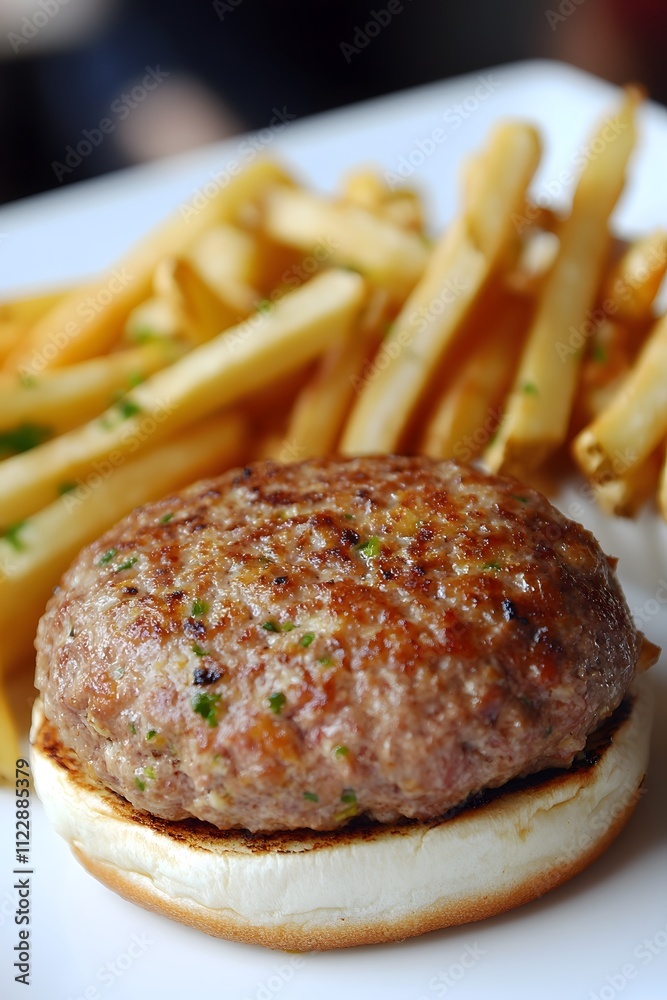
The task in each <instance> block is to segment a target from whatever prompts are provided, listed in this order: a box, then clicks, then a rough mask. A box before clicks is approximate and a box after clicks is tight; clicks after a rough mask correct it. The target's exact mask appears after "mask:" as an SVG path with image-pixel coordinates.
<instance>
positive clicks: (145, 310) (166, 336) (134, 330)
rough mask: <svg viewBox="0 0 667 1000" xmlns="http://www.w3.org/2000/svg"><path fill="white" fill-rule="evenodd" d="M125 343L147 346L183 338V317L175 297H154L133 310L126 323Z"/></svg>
mask: <svg viewBox="0 0 667 1000" xmlns="http://www.w3.org/2000/svg"><path fill="white" fill-rule="evenodd" d="M123 334H124V339H125V341H127V342H129V343H130V344H146V343H150V342H151V341H154V340H157V341H160V340H163V341H164V340H173V341H179V340H181V339H182V338H183V336H184V333H183V317H182V315H181V313H180V311H179V308H178V304H177V302H175V301H174V298H173V297H170V298H165V297H161V296H159V295H154V296H153V297H152V298H150V299H146V301H145V302H142V303H141V305H138V306H137V307H136V309H133V310H132V312H131V313H130V315H129V316H128V317H127V320H126V322H125V328H124V331H123Z"/></svg>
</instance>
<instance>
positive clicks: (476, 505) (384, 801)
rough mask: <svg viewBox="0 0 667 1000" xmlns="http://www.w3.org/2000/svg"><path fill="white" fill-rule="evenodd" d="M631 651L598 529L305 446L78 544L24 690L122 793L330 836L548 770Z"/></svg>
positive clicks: (542, 508) (395, 465) (532, 505)
mask: <svg viewBox="0 0 667 1000" xmlns="http://www.w3.org/2000/svg"><path fill="white" fill-rule="evenodd" d="M641 648H642V635H641V633H639V632H638V631H637V630H636V629H635V627H634V626H633V623H632V619H631V616H630V613H629V610H628V607H627V604H626V602H625V600H624V598H623V596H622V593H621V590H620V588H619V584H618V582H617V580H616V577H615V575H614V573H613V570H612V568H611V566H610V563H609V561H608V559H607V558H606V556H605V555H604V554H603V553H602V551H601V550H600V548H599V546H598V544H597V542H596V541H595V540H594V538H593V537H592V535H590V534H589V533H588V532H587V531H585V530H584V529H583V528H582V527H581V526H580V525H578V524H575V523H573V522H572V521H569V520H568V519H567V518H565V517H564V516H563V515H562V514H560V513H559V512H558V511H557V510H556V509H555V508H554V507H553V506H552V505H551V504H550V503H549V502H548V501H547V500H546V499H545V498H544V497H543V496H542V495H541V494H539V493H538V492H536V491H535V490H532V489H529V488H528V487H526V486H523V485H520V484H518V483H517V482H516V481H513V480H509V479H500V478H497V477H491V476H486V475H484V474H482V473H480V472H478V471H476V470H475V469H472V468H469V467H466V466H461V465H458V464H457V463H455V462H434V461H431V460H429V459H427V458H423V457H417V458H407V457H395V456H384V457H377V458H372V457H364V458H355V459H347V460H338V459H318V460H313V461H307V462H302V463H300V464H294V465H286V466H281V465H277V464H274V463H269V462H267V463H259V464H256V465H253V466H251V467H249V468H246V469H243V470H234V471H232V472H229V473H227V474H225V475H223V476H222V477H220V478H218V479H215V480H211V481H207V482H204V483H198V484H196V485H194V486H192V487H190V488H189V489H186V490H184V491H183V492H181V493H179V494H178V495H176V496H172V497H169V498H167V499H165V500H162V501H160V502H158V503H153V504H150V505H148V506H145V507H142V508H140V509H138V510H136V511H135V512H134V513H133V514H131V515H130V516H129V517H127V518H125V520H123V521H121V522H120V524H118V525H117V526H116V527H114V528H113V529H112V530H111V531H109V532H107V534H106V535H105V536H104V537H103V538H101V539H100V540H99V541H97V542H96V543H95V544H93V545H91V546H89V547H88V548H87V549H85V550H84V551H83V552H82V553H81V554H80V556H79V557H78V558H77V560H76V561H75V563H74V565H73V566H72V567H71V568H70V570H69V571H68V572H67V574H66V575H65V577H64V579H63V581H62V584H61V586H60V587H59V588H58V590H57V592H56V593H55V595H54V597H53V598H52V600H51V602H50V604H49V606H48V608H47V611H46V613H45V615H44V617H43V618H42V621H41V623H40V627H39V633H38V637H37V651H38V656H37V683H38V686H39V688H40V689H41V692H42V695H43V699H44V705H45V711H46V715H47V716H48V718H50V719H51V720H53V721H54V722H55V723H56V724H57V726H58V728H59V731H60V735H61V738H62V740H63V742H64V743H66V744H67V745H68V746H70V747H72V748H73V749H74V750H75V751H76V752H77V754H78V755H79V757H80V758H81V759H82V760H83V761H85V762H87V763H88V764H89V765H90V767H91V768H92V770H93V771H94V773H95V774H96V775H97V776H98V777H99V778H100V779H101V780H102V781H103V782H104V783H105V784H106V785H108V786H109V787H111V788H112V789H114V790H116V791H117V792H119V793H120V794H121V795H123V796H125V797H126V798H127V799H129V800H130V801H131V802H132V803H133V804H134V805H135V806H137V807H138V808H140V809H145V810H148V811H149V812H151V813H153V814H155V815H157V816H160V817H164V818H166V819H181V818H185V817H188V816H195V817H199V818H200V819H203V820H208V821H209V822H210V823H213V824H215V825H216V826H218V827H220V828H222V829H226V828H231V827H245V828H247V829H249V830H261V831H270V830H278V829H294V828H298V827H310V828H313V829H333V828H335V827H336V826H339V825H342V824H344V823H346V822H347V821H348V820H349V819H350V818H351V817H352V816H355V815H357V814H365V815H367V816H369V817H371V818H375V819H377V820H380V821H384V822H388V821H393V820H395V819H397V818H399V817H402V816H407V817H418V818H428V817H433V816H437V815H440V814H441V813H443V812H444V811H446V810H447V809H449V808H450V807H453V806H455V805H457V804H459V803H461V802H462V801H464V800H465V799H466V798H467V797H468V796H470V795H471V794H473V793H475V792H477V791H479V790H481V789H484V788H487V787H493V786H498V785H501V784H503V783H504V782H506V781H507V780H508V779H510V778H511V777H513V776H515V775H519V774H527V773H530V772H533V771H537V770H540V769H542V768H544V767H547V766H552V765H557V766H566V765H568V764H569V763H570V762H571V760H572V758H573V756H574V754H575V753H576V752H577V751H578V750H580V749H581V748H582V747H583V745H584V743H585V741H586V736H587V734H588V733H589V732H591V731H592V730H594V729H595V728H596V726H597V725H598V723H599V721H600V720H601V719H603V718H605V717H606V716H607V715H609V714H610V713H611V712H612V711H613V710H614V709H615V708H616V706H617V705H618V704H619V703H620V701H621V699H622V697H623V694H624V692H625V691H626V689H627V687H628V685H629V683H630V681H631V680H632V677H633V675H634V672H635V667H636V664H637V660H638V657H639V654H640V651H641Z"/></svg>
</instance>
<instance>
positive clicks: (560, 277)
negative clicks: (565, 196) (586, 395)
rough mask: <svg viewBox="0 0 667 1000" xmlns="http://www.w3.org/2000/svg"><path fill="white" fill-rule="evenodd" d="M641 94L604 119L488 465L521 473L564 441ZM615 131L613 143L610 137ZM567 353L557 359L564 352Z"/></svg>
mask: <svg viewBox="0 0 667 1000" xmlns="http://www.w3.org/2000/svg"><path fill="white" fill-rule="evenodd" d="M640 99H641V98H640V95H639V94H638V93H637V92H636V91H634V90H629V91H628V92H627V93H626V97H625V100H624V103H623V105H622V107H621V109H620V111H619V114H618V116H617V119H616V120H615V122H613V123H611V122H610V121H609V120H607V121H605V122H604V124H603V125H602V127H601V128H600V131H599V134H598V135H597V136H596V137H595V139H594V140H593V143H592V144H591V148H596V143H598V144H599V143H601V144H602V149H601V152H600V153H599V154H598V155H596V156H594V157H592V158H590V159H589V160H588V161H587V163H586V165H585V166H584V169H583V171H582V174H581V177H580V179H579V183H578V185H577V189H576V192H575V195H574V201H573V205H572V213H571V215H570V217H569V218H568V219H567V220H566V221H565V222H564V223H563V225H562V226H561V228H560V232H559V236H560V251H559V254H558V257H557V259H556V262H555V264H554V266H553V268H552V270H551V272H550V274H549V277H548V279H547V281H546V283H545V285H544V289H543V292H542V296H541V299H540V302H539V304H538V308H537V312H536V314H535V319H534V321H533V324H532V327H531V330H530V332H529V334H528V338H527V340H526V346H525V348H524V351H523V355H522V358H521V362H520V364H519V368H518V371H517V375H516V379H515V382H514V387H513V390H512V393H511V394H510V397H509V399H508V401H507V406H506V411H505V416H504V418H503V421H502V424H501V426H500V430H499V433H498V435H497V437H496V439H495V441H494V442H493V444H492V445H491V446H490V447H489V448H488V449H487V451H486V452H485V456H484V459H485V462H486V464H487V466H488V467H489V468H490V469H491V470H492V471H494V472H497V471H504V472H512V473H515V474H518V475H521V474H522V473H525V471H526V470H528V469H534V468H536V467H537V466H538V465H539V464H540V463H541V462H543V461H544V459H545V458H546V457H547V456H548V455H550V454H551V453H552V452H553V451H555V450H556V449H557V448H558V447H559V445H561V444H562V443H563V441H564V440H565V438H566V436H567V430H568V425H569V420H570V413H571V410H572V404H573V398H574V392H575V389H576V386H577V380H578V375H579V365H580V352H578V351H577V350H568V344H569V339H570V338H571V336H572V331H573V330H574V331H575V332H576V331H577V330H579V329H580V328H581V326H582V323H583V322H584V321H585V319H586V314H587V310H589V309H590V308H591V306H592V305H593V303H594V300H595V294H596V292H597V289H598V286H599V283H600V279H601V276H602V271H603V267H604V262H605V258H606V255H607V252H608V249H609V240H610V237H609V229H608V220H609V215H610V214H611V211H612V209H613V208H614V205H615V204H616V202H617V200H618V197H619V195H620V193H621V191H622V189H623V184H624V181H625V172H626V167H627V164H628V160H629V158H630V154H631V153H632V150H633V148H634V144H635V138H636V130H635V111H636V108H637V105H638V103H639V101H640ZM608 130H611V138H607V132H608ZM559 345H562V347H563V350H562V351H561V353H560V354H559V351H558V347H559Z"/></svg>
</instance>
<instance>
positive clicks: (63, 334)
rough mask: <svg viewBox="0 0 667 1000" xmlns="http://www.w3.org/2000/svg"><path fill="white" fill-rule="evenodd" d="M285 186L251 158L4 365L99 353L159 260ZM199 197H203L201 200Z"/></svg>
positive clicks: (282, 177)
mask: <svg viewBox="0 0 667 1000" xmlns="http://www.w3.org/2000/svg"><path fill="white" fill-rule="evenodd" d="M277 183H282V184H289V183H290V179H289V178H288V177H287V176H286V174H285V172H284V171H283V170H282V169H281V168H280V167H279V166H278V165H277V164H275V163H273V162H272V161H270V160H257V161H256V162H255V163H253V164H252V165H251V166H249V167H248V168H247V169H246V170H244V171H243V173H241V174H239V175H238V176H237V177H235V178H234V180H233V181H231V182H230V183H229V184H228V185H227V186H226V187H222V186H220V187H219V188H218V190H217V192H216V193H215V194H214V195H213V197H211V198H209V199H208V201H206V203H205V204H204V206H203V207H201V208H197V209H195V208H193V207H191V206H186V207H189V211H185V212H179V213H176V214H174V215H173V216H172V217H171V218H170V219H168V220H167V221H166V222H164V223H163V224H162V225H161V226H160V227H159V228H158V229H156V230H154V231H153V232H152V233H151V234H150V235H149V236H148V237H147V238H146V239H144V240H143V241H142V242H141V243H139V244H138V245H137V246H136V247H134V248H133V249H131V250H130V251H129V252H128V253H127V255H126V256H125V257H124V258H123V259H122V260H121V261H120V262H119V263H118V264H117V265H116V267H115V268H114V269H113V270H112V271H111V272H110V273H107V274H105V275H104V276H103V277H102V278H100V279H98V280H96V281H93V282H91V283H90V284H88V285H86V286H84V287H82V288H79V289H76V290H75V291H73V292H71V293H70V294H69V295H67V296H66V297H65V299H64V300H63V301H62V302H60V303H58V304H57V305H56V306H55V307H54V308H53V309H51V310H50V311H49V312H48V313H46V315H45V316H43V317H42V318H41V319H39V320H38V321H37V322H36V323H35V325H34V327H33V328H32V330H31V332H30V336H29V337H28V338H27V340H26V342H25V343H24V344H21V345H19V347H17V349H16V350H15V351H13V352H12V353H11V355H10V356H9V358H8V359H7V361H6V362H5V368H7V369H8V370H10V371H19V370H25V371H27V372H32V373H34V374H38V373H39V371H41V370H42V368H45V367H49V368H52V367H60V366H62V365H67V364H74V363H76V362H78V361H84V360H86V359H87V358H91V357H95V355H97V354H103V353H104V352H105V351H107V350H108V349H109V348H110V347H111V346H112V345H113V344H114V343H115V342H116V340H118V338H119V337H120V334H121V332H122V329H123V326H124V324H125V321H126V320H127V317H128V316H129V314H130V312H131V311H132V310H133V309H134V308H135V307H136V306H138V305H139V304H140V303H141V302H143V301H144V300H145V299H147V298H148V297H149V296H150V294H151V282H152V279H153V272H154V271H155V268H156V267H157V265H158V264H159V262H160V260H161V259H162V258H163V257H165V256H172V255H178V254H181V253H184V252H186V251H187V250H188V248H189V247H190V246H192V244H193V243H194V242H195V240H197V239H198V238H199V237H200V236H201V235H202V233H204V232H206V230H207V229H209V228H210V227H211V226H212V225H216V224H217V223H219V222H222V221H230V220H232V219H234V218H235V216H236V213H237V212H238V210H239V207H240V206H242V205H243V203H244V202H248V201H252V200H253V199H256V198H258V197H260V195H262V194H263V193H264V192H265V191H266V190H267V189H268V188H270V187H271V186H272V185H273V184H277ZM202 197H203V196H202Z"/></svg>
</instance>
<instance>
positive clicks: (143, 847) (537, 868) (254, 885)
mask: <svg viewBox="0 0 667 1000" xmlns="http://www.w3.org/2000/svg"><path fill="white" fill-rule="evenodd" d="M650 717H651V699H650V694H649V693H648V691H647V689H646V686H645V682H642V683H641V684H638V685H637V686H636V687H635V688H634V689H633V692H632V694H631V695H629V696H628V698H627V699H626V701H625V702H624V706H622V710H621V711H619V712H618V713H617V714H616V716H615V717H614V718H613V720H612V722H611V723H610V724H609V725H608V727H607V735H606V738H604V739H601V740H600V741H599V744H600V745H599V747H598V748H596V750H595V755H596V757H597V759H596V761H595V763H586V764H583V765H581V766H578V767H575V768H573V769H571V770H569V771H566V772H562V771H561V772H556V771H551V772H548V773H543V774H542V775H539V776H533V777H531V778H529V779H525V780H524V781H523V782H513V783H511V784H510V785H509V786H506V787H505V789H503V790H502V791H501V792H496V793H492V794H491V795H489V796H488V797H487V799H486V800H485V801H483V802H482V803H481V804H480V805H476V806H475V807H472V808H466V809H464V810H462V811H461V812H459V813H457V814H456V815H454V816H453V817H451V818H446V819H439V820H434V821H429V822H416V821H415V822H412V821H410V822H406V823H397V824H391V825H386V826H384V825H380V824H367V825H365V826H364V825H359V826H355V827H354V828H347V829H344V830H341V831H336V832H334V833H315V832H311V831H307V830H299V831H292V832H286V833H281V834H265V835H262V834H249V833H244V832H242V831H229V832H221V831H219V830H216V829H215V828H214V827H212V826H210V825H208V824H206V823H202V822H200V821H198V820H187V821H183V822H178V823H169V822H166V821H163V820H159V819H156V818H155V817H152V816H149V815H147V814H144V813H140V812H138V811H137V810H135V809H134V808H133V807H132V806H130V804H129V803H128V802H126V801H125V800H124V799H122V798H121V797H119V796H117V795H116V794H115V793H113V792H110V791H108V790H107V789H106V788H104V787H103V786H102V785H100V784H99V783H98V782H97V781H96V780H95V779H91V778H90V777H89V776H88V775H87V774H86V773H85V772H84V768H83V766H82V765H81V763H80V762H79V760H78V759H77V758H76V756H75V755H74V754H73V753H72V752H71V751H69V750H67V749H66V748H64V747H63V746H62V744H61V743H60V741H59V739H58V734H57V732H56V730H55V729H54V728H53V726H52V725H51V724H50V723H49V722H47V721H46V720H45V719H44V715H43V713H42V710H41V706H40V705H39V703H38V704H37V705H36V707H35V713H34V718H33V733H32V742H33V748H32V766H33V773H34V777H35V784H36V788H37V791H38V794H39V796H40V798H41V800H42V802H43V803H44V807H45V809H46V812H47V815H48V817H49V819H50V821H51V823H52V824H53V826H54V827H55V829H56V830H57V831H58V833H60V834H61V835H62V836H63V837H64V838H65V839H66V840H67V841H68V842H69V844H70V846H71V847H72V850H73V851H74V854H75V855H76V857H77V858H78V860H79V861H80V862H81V864H82V865H84V867H85V868H87V870H88V871H89V872H91V874H93V875H94V876H95V877H96V878H98V879H99V880H100V881H101V882H103V883H104V884H105V885H107V886H109V887H110V888H111V889H113V890H115V891H116V892H118V893H120V895H121V896H124V897H125V898H126V899H129V900H131V901H132V902H134V903H138V904H139V905H140V906H144V907H146V908H148V909H150V910H154V911H156V912H158V913H163V914H165V915H166V916H168V917H171V918H173V919H174V920H179V921H181V922H182V923H185V924H190V925H191V926H193V927H197V928H199V929H200V930H203V931H205V932H206V933H207V934H212V935H214V936H216V937H224V938H230V939H232V940H237V941H244V942H248V943H254V944H262V945H267V946H268V947H271V948H284V949H293V950H299V951H305V950H311V949H318V950H325V949H329V948H344V947H348V946H350V945H360V944H373V943H378V942H382V941H396V940H400V939H402V938H406V937H410V936H413V935H416V934H422V933H424V932H425V931H430V930H435V929H436V928H441V927H448V926H451V925H454V924H462V923H467V922H469V921H473V920H480V919H482V918H483V917H488V916H492V915H494V914H497V913H501V912H503V911H504V910H508V909H511V908H512V907H515V906H520V905H521V904H522V903H526V902H528V901H529V900H532V899H535V898H536V897H537V896H541V895H542V894H543V893H545V892H547V891H548V890H549V889H553V888H554V887H555V886H557V885H560V884H561V883H563V882H565V881H566V880H567V879H569V878H571V877H572V876H573V875H575V874H576V873H577V872H579V871H581V870H582V869H583V868H585V867H586V866H587V865H588V864H590V863H591V861H593V860H594V859H595V858H596V857H598V855H599V854H601V853H602V851H604V850H605V848H606V847H607V846H608V845H609V844H610V843H611V841H612V840H613V839H614V837H616V835H617V834H618V833H619V831H620V830H621V829H622V827H623V826H624V824H625V822H626V820H627V819H628V817H629V816H630V814H631V812H632V810H633V808H634V806H635V805H636V803H637V800H638V797H639V794H638V793H639V788H640V785H641V783H642V781H643V778H644V775H645V771H646V765H647V761H648V745H649V733H650Z"/></svg>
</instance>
